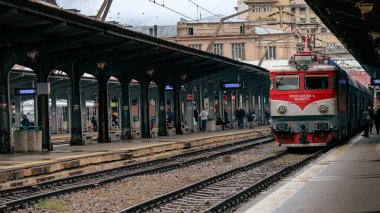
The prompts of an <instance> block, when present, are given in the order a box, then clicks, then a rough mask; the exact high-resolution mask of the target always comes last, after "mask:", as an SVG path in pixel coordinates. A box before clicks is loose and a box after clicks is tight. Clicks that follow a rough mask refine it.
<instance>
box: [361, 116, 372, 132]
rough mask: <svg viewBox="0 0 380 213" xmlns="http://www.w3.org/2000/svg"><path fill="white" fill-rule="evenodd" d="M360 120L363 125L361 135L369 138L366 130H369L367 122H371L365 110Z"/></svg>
mask: <svg viewBox="0 0 380 213" xmlns="http://www.w3.org/2000/svg"><path fill="white" fill-rule="evenodd" d="M361 122H362V124H363V126H364V134H363V135H362V136H363V137H366V138H369V135H368V132H369V124H370V123H371V118H370V116H369V113H368V111H367V110H364V111H363V113H362V118H361Z"/></svg>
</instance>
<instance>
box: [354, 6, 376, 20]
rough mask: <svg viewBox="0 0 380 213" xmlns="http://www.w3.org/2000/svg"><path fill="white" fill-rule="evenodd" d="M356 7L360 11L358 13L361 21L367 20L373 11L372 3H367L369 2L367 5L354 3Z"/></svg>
mask: <svg viewBox="0 0 380 213" xmlns="http://www.w3.org/2000/svg"><path fill="white" fill-rule="evenodd" d="M356 7H359V9H360V12H361V14H362V20H367V19H368V16H369V14H370V13H371V12H372V10H373V3H369V2H368V3H367V2H364V1H360V2H357V3H356Z"/></svg>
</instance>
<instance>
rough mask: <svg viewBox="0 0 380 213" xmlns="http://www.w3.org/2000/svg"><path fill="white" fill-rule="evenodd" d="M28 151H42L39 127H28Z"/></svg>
mask: <svg viewBox="0 0 380 213" xmlns="http://www.w3.org/2000/svg"><path fill="white" fill-rule="evenodd" d="M27 141H28V151H29V152H35V151H42V131H41V128H40V127H39V126H34V127H29V129H28V133H27Z"/></svg>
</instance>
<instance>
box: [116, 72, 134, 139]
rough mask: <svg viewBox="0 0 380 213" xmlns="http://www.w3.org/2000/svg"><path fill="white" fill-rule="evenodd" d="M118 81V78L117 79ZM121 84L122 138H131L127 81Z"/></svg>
mask: <svg viewBox="0 0 380 213" xmlns="http://www.w3.org/2000/svg"><path fill="white" fill-rule="evenodd" d="M119 79H120V78H119ZM120 83H121V106H122V114H121V116H120V122H121V130H122V135H123V138H124V139H126V138H131V129H132V128H131V114H130V109H131V107H130V96H129V95H130V94H129V80H128V81H120Z"/></svg>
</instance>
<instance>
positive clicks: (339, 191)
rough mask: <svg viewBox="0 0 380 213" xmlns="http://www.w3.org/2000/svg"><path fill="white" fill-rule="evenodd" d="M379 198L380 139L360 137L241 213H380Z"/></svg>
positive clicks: (276, 188)
mask: <svg viewBox="0 0 380 213" xmlns="http://www.w3.org/2000/svg"><path fill="white" fill-rule="evenodd" d="M373 132H375V131H373ZM379 198H380V136H379V135H370V138H363V137H361V136H360V134H359V135H357V136H355V137H353V138H352V139H351V140H350V141H349V143H347V144H344V145H342V146H340V147H337V148H335V149H333V150H331V151H330V152H328V153H327V154H326V155H325V156H324V157H322V159H320V160H318V161H316V162H315V163H313V164H312V165H311V166H309V167H308V168H306V169H305V170H303V172H302V173H300V174H299V175H298V176H292V177H289V178H288V179H286V180H285V181H283V184H282V185H281V186H278V187H274V188H273V189H269V190H268V191H266V192H264V193H262V194H261V195H260V196H258V197H256V198H255V199H254V200H253V201H252V202H250V203H248V204H247V205H244V206H243V207H242V208H240V209H239V210H238V211H237V212H239V213H242V212H245V213H251V212H255V213H257V212H259V213H260V212H284V213H288V212H292V213H297V212H299V213H301V212H302V213H308V212H318V213H319V212H324V213H328V212H380V199H379Z"/></svg>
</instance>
